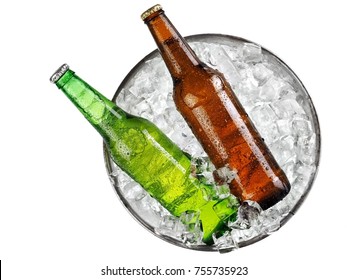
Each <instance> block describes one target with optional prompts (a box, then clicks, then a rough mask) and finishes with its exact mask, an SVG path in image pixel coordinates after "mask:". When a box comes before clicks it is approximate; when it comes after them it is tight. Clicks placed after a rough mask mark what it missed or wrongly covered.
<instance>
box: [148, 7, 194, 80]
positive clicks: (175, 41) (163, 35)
mask: <svg viewBox="0 0 347 280" xmlns="http://www.w3.org/2000/svg"><path fill="white" fill-rule="evenodd" d="M144 21H145V23H146V24H147V26H148V28H149V30H150V32H151V34H152V36H153V38H154V40H155V42H156V43H157V46H158V48H159V51H160V52H161V55H162V57H163V59H164V61H165V64H166V66H167V68H168V69H169V71H170V74H171V75H172V76H173V78H180V77H182V76H183V75H184V73H186V72H189V71H190V70H191V69H193V68H194V67H196V66H197V65H199V64H201V62H200V60H199V58H198V57H197V56H196V54H195V53H194V51H193V50H192V49H191V47H190V46H189V45H188V43H187V42H186V41H185V40H184V39H183V37H182V36H181V35H180V34H179V32H178V31H177V30H176V28H175V27H174V26H173V24H172V23H171V21H170V20H169V19H168V18H167V17H166V15H165V13H164V11H163V10H159V11H157V12H155V13H153V14H151V15H150V16H148V17H147V18H145V19H144Z"/></svg>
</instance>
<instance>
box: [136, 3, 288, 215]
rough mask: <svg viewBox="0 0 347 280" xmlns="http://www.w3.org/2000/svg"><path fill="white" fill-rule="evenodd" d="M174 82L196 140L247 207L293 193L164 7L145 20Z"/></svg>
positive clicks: (229, 93)
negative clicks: (231, 176) (249, 203)
mask: <svg viewBox="0 0 347 280" xmlns="http://www.w3.org/2000/svg"><path fill="white" fill-rule="evenodd" d="M142 19H143V20H144V22H145V23H146V24H147V26H148V28H149V30H150V32H151V33H152V35H153V37H154V40H155V41H156V43H157V45H158V48H159V50H160V53H161V55H162V57H163V59H164V61H165V64H166V66H167V68H168V69H169V71H170V74H171V76H172V79H173V84H174V91H173V98H174V101H175V104H176V107H177V109H178V111H179V112H180V113H181V114H182V115H183V117H184V118H185V120H186V122H187V123H188V125H189V126H190V128H191V129H192V131H193V133H194V135H195V136H196V137H197V139H198V140H199V141H200V143H201V144H202V146H203V148H204V150H205V151H206V153H207V154H208V155H209V157H210V159H211V161H212V162H213V164H214V165H215V167H216V169H217V172H216V176H217V177H219V178H220V179H225V178H223V176H221V175H222V174H223V173H224V174H225V173H228V172H229V173H231V172H230V171H233V173H235V174H236V175H235V176H234V177H233V178H231V179H230V180H228V178H227V179H226V180H225V181H226V182H227V183H228V184H229V186H230V191H231V193H233V194H234V195H235V196H237V197H238V198H239V199H240V200H241V201H244V200H252V201H256V202H257V203H259V205H260V206H261V207H262V208H263V209H264V210H265V209H267V208H269V207H271V206H273V205H274V204H276V203H277V202H278V201H280V200H281V199H283V198H284V197H285V196H286V195H287V193H288V192H289V190H290V184H289V182H288V179H287V177H286V175H285V174H284V172H283V171H282V170H281V168H280V167H279V165H278V164H277V162H276V160H275V159H274V157H273V156H272V154H271V152H270V151H269V149H268V147H267V146H266V144H265V143H264V141H263V139H262V138H261V136H260V135H259V133H258V132H257V130H256V128H255V127H254V125H253V124H252V122H251V120H250V119H249V117H248V115H247V113H246V112H245V110H244V108H243V107H242V105H241V104H240V102H239V101H238V99H237V97H236V96H235V94H234V92H233V90H232V89H231V87H230V85H229V84H228V82H227V81H226V79H225V78H224V76H223V74H221V73H220V72H218V71H216V70H215V69H212V68H210V67H208V66H206V65H205V64H204V63H202V62H201V61H200V60H199V58H198V57H197V56H196V54H195V53H194V51H193V50H192V49H191V48H190V47H189V45H188V43H187V42H186V41H185V40H184V39H183V37H182V36H181V35H180V34H179V33H178V32H177V30H176V28H175V27H174V26H173V25H172V23H171V22H170V20H169V19H168V18H167V17H166V15H165V13H164V11H163V10H162V8H161V6H160V5H156V6H154V7H152V8H150V9H149V10H147V11H146V12H144V13H143V14H142Z"/></svg>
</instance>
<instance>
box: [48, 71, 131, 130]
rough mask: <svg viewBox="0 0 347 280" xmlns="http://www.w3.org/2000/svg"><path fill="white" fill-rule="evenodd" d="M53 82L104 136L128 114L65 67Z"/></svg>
mask: <svg viewBox="0 0 347 280" xmlns="http://www.w3.org/2000/svg"><path fill="white" fill-rule="evenodd" d="M51 81H52V82H54V83H55V84H56V85H57V87H58V88H59V89H60V90H62V91H63V92H64V93H65V95H66V96H67V97H68V98H69V99H70V100H71V101H72V103H73V104H75V106H76V107H77V108H78V109H79V111H80V112H81V113H82V114H83V115H84V116H85V118H86V119H87V120H88V121H89V122H90V123H91V124H92V125H93V126H94V127H96V128H97V130H98V131H99V132H100V133H101V134H102V135H103V136H104V133H103V132H105V131H104V130H107V127H105V126H108V125H110V124H111V123H114V121H116V120H117V119H118V120H120V119H122V118H124V116H125V115H126V113H125V112H124V111H123V110H122V109H120V108H119V107H118V106H116V105H115V104H114V103H113V102H112V101H111V100H109V99H107V98H106V97H105V96H103V95H102V94H101V93H100V92H98V91H97V90H95V89H94V88H92V87H91V86H90V85H89V84H87V83H86V82H85V81H83V80H82V79H81V78H79V77H78V76H77V75H75V73H74V72H73V71H72V70H70V69H68V66H67V65H63V66H62V67H61V68H59V69H58V70H57V71H56V73H55V74H54V75H53V76H52V78H51Z"/></svg>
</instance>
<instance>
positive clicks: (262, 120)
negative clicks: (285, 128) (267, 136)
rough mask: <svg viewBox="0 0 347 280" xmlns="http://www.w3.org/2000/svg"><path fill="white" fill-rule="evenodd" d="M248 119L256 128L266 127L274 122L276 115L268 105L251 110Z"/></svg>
mask: <svg viewBox="0 0 347 280" xmlns="http://www.w3.org/2000/svg"><path fill="white" fill-rule="evenodd" d="M250 117H251V119H252V121H253V122H254V123H255V124H256V125H257V126H267V125H269V124H271V123H273V122H274V121H275V120H276V114H275V112H274V111H273V110H272V108H271V107H270V106H269V105H268V104H264V105H258V106H256V107H255V108H253V110H252V111H251V112H250Z"/></svg>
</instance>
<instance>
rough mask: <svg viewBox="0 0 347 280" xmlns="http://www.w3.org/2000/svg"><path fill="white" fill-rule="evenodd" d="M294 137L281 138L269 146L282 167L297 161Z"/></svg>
mask: <svg viewBox="0 0 347 280" xmlns="http://www.w3.org/2000/svg"><path fill="white" fill-rule="evenodd" d="M294 142H295V141H294V138H293V136H286V137H284V138H281V139H279V140H277V141H276V142H274V143H273V144H271V145H270V146H269V148H270V150H271V152H272V153H273V155H274V157H275V159H276V160H277V162H278V163H279V164H280V165H283V164H285V163H286V162H288V161H289V160H290V159H295V157H296V153H295V149H294Z"/></svg>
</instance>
